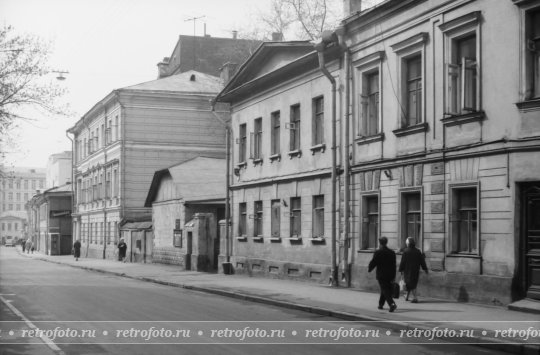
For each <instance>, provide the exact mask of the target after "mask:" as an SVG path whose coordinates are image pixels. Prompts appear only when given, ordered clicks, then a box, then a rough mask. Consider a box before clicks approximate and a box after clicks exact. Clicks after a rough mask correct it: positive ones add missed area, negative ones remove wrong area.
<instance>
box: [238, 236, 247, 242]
mask: <svg viewBox="0 0 540 355" xmlns="http://www.w3.org/2000/svg"><path fill="white" fill-rule="evenodd" d="M236 240H238V241H239V242H247V236H245V235H243V236H241V237H236Z"/></svg>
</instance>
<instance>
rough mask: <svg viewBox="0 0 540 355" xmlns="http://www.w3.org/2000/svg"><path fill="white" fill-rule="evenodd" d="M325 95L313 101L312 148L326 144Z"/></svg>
mask: <svg viewBox="0 0 540 355" xmlns="http://www.w3.org/2000/svg"><path fill="white" fill-rule="evenodd" d="M324 104H325V100H324V95H319V96H316V97H314V98H313V99H312V100H311V123H312V136H311V137H312V146H313V147H316V146H320V145H322V144H324Z"/></svg>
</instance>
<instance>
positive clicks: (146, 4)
mask: <svg viewBox="0 0 540 355" xmlns="http://www.w3.org/2000/svg"><path fill="white" fill-rule="evenodd" d="M268 2H269V0H226V1H225V0H196V1H193V0H0V25H2V26H6V25H11V26H13V27H14V28H15V30H16V31H17V32H19V33H33V34H37V35H39V36H40V37H41V38H43V39H44V40H47V41H51V42H52V49H53V54H52V57H51V61H50V66H51V67H52V68H54V69H57V70H62V71H69V74H67V75H66V77H67V79H66V80H64V81H62V82H59V83H60V85H63V86H65V88H66V89H67V90H68V92H69V93H68V94H67V96H66V97H65V100H66V101H67V102H69V104H70V105H71V109H72V111H73V112H74V114H73V116H71V117H69V118H54V119H49V118H44V117H34V118H36V119H37V121H36V123H34V124H24V125H22V126H21V128H19V129H18V131H17V132H15V134H16V142H17V145H18V147H13V149H14V150H15V152H11V153H9V154H8V156H7V157H6V162H7V163H8V164H14V165H15V166H35V167H45V166H46V164H47V159H48V157H49V156H50V155H51V154H54V153H58V152H61V151H64V150H71V143H70V141H69V140H68V138H67V137H66V130H67V129H68V128H69V127H71V126H72V125H73V124H74V123H75V122H76V121H77V120H79V119H80V117H81V116H82V115H83V114H84V113H86V112H87V111H88V110H90V108H92V106H93V105H94V104H96V103H97V102H98V101H100V100H101V99H102V98H104V97H105V96H106V95H107V94H109V93H110V92H111V91H112V90H114V89H118V88H122V87H125V86H130V85H134V84H138V83H141V82H145V81H149V80H154V79H156V78H157V66H156V64H157V63H158V62H159V61H160V60H161V59H163V57H168V56H170V54H171V52H172V50H173V48H174V46H175V44H176V42H177V39H178V36H179V35H181V34H183V35H193V30H194V29H193V21H186V20H187V19H189V18H193V17H199V16H205V17H204V18H202V19H199V20H197V21H196V34H197V35H202V34H203V29H204V23H206V32H207V33H208V34H210V35H212V36H213V37H231V36H232V31H233V30H235V29H239V28H245V27H246V26H249V21H252V19H253V17H254V14H256V13H257V12H258V11H261V10H263V9H265V8H266V6H268ZM51 75H53V74H51Z"/></svg>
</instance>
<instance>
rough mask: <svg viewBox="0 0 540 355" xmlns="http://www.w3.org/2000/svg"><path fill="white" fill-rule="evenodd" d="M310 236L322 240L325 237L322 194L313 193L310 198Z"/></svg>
mask: <svg viewBox="0 0 540 355" xmlns="http://www.w3.org/2000/svg"><path fill="white" fill-rule="evenodd" d="M312 202H313V204H312V223H311V238H312V239H320V240H324V237H325V229H324V228H325V223H324V217H325V215H324V212H325V205H324V204H325V198H324V194H321V195H314V196H313V198H312Z"/></svg>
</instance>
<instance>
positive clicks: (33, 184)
mask: <svg viewBox="0 0 540 355" xmlns="http://www.w3.org/2000/svg"><path fill="white" fill-rule="evenodd" d="M35 189H36V180H32V190H35Z"/></svg>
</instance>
